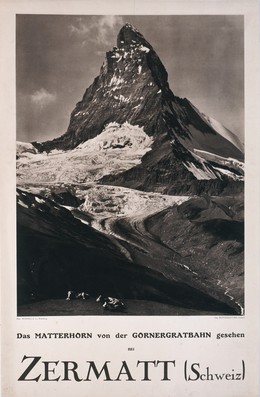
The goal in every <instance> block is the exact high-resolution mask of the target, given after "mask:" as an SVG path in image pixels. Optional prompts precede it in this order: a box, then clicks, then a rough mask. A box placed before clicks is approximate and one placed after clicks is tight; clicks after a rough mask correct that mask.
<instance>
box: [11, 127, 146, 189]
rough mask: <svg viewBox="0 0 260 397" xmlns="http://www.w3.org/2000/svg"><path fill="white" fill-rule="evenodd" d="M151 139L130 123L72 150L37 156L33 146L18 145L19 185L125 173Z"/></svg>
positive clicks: (110, 129)
mask: <svg viewBox="0 0 260 397" xmlns="http://www.w3.org/2000/svg"><path fill="white" fill-rule="evenodd" d="M152 143H153V138H151V137H149V136H148V135H147V134H146V133H145V132H144V131H143V128H140V127H139V126H132V125H130V124H129V123H127V122H126V123H124V124H122V125H119V124H118V123H110V124H108V125H107V126H106V127H105V129H104V130H103V132H102V133H101V134H99V135H98V136H96V137H95V138H93V139H89V140H88V141H86V142H84V143H82V144H80V145H78V146H77V147H76V148H75V149H74V150H70V151H67V152H66V151H61V150H53V151H51V152H50V153H46V152H43V153H38V152H37V150H36V149H35V148H34V147H33V145H32V144H30V143H29V144H26V143H21V142H18V143H17V156H18V160H17V178H18V182H19V181H20V182H26V183H33V182H37V183H39V182H42V183H44V182H51V183H55V182H56V183H57V182H63V183H86V182H93V181H97V180H99V179H100V178H102V177H103V176H104V175H107V174H112V175H113V174H117V173H119V172H122V171H126V170H128V169H130V168H132V167H134V166H136V165H138V164H139V163H140V162H141V158H142V157H143V156H144V154H145V153H146V152H147V151H149V150H151V146H152Z"/></svg>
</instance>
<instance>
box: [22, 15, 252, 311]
mask: <svg viewBox="0 0 260 397" xmlns="http://www.w3.org/2000/svg"><path fill="white" fill-rule="evenodd" d="M16 106H17V113H16V123H17V124H16V125H17V129H16V139H17V153H16V164H17V193H16V194H17V315H18V316H41V315H43V316H53V315H54V316H60V315H61V316H67V315H68V316H77V315H81V316H87V315H94V316H96V315H97V316H104V315H111V316H112V315H113V316H114V315H120V316H125V315H141V316H152V315H166V316H169V315H170V316H189V315H195V316H196V315H207V316H211V315H228V316H232V315H235V316H237V315H241V316H242V315H244V313H245V310H246V308H245V305H244V17H243V16H242V15H161V16H158V15H157V16H152V15H151V16H149V15H145V16H136V15H135V16H131V15H127V16H125V15H124V16H118V15H117V16H115V15H96V16H95V15H30V14H20V15H16Z"/></svg>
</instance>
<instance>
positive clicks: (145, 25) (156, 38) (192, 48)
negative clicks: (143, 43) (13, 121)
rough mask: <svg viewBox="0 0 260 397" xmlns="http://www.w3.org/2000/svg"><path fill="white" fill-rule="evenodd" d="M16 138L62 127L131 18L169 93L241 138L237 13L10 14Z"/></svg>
mask: <svg viewBox="0 0 260 397" xmlns="http://www.w3.org/2000/svg"><path fill="white" fill-rule="evenodd" d="M16 22H17V25H16V26H17V39H16V43H17V44H16V45H17V52H16V70H17V76H16V77H17V80H16V83H17V139H18V140H21V141H33V140H38V141H43V140H47V139H50V138H54V137H57V136H59V135H61V134H63V133H64V132H65V131H66V130H67V127H68V124H69V118H70V113H71V112H72V110H73V109H74V107H75V105H76V103H77V102H78V101H80V100H81V99H82V96H83V94H84V92H85V90H86V88H87V87H88V86H89V85H90V84H91V83H92V82H93V80H94V78H95V77H96V76H97V75H98V74H99V71H100V67H101V65H102V63H103V61H104V59H105V52H106V51H108V50H110V49H112V47H113V46H115V45H116V37H117V34H118V32H119V30H120V28H121V27H122V25H123V24H124V23H126V22H130V23H132V24H133V25H134V26H135V27H136V28H137V29H138V30H139V31H140V32H141V33H142V34H143V35H144V37H145V38H146V40H148V41H149V42H150V44H151V45H152V46H153V48H154V49H155V51H156V52H157V54H158V55H159V57H160V58H161V61H162V62H163V64H164V66H165V67H166V70H167V71H168V75H169V84H170V87H171V89H172V91H173V92H174V94H175V95H177V96H179V97H186V98H188V99H189V100H190V101H191V102H192V103H193V104H194V105H195V106H196V107H197V108H199V110H200V111H202V112H203V113H206V114H207V115H209V116H212V117H214V118H215V119H217V120H218V121H220V122H221V123H222V124H224V125H225V126H226V127H227V128H229V129H230V130H231V131H233V132H234V133H236V134H237V135H238V136H239V138H240V139H241V140H242V141H244V137H243V135H244V53H243V49H244V42H243V38H244V32H243V17H242V16H194V15H193V16H70V15H17V20H16Z"/></svg>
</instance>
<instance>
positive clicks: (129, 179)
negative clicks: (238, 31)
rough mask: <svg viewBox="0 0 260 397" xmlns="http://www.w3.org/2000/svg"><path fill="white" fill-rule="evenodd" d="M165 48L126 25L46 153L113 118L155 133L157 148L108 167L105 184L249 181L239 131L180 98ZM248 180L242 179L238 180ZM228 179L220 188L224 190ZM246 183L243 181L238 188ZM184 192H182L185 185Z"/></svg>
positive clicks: (149, 186) (189, 187) (190, 187)
mask: <svg viewBox="0 0 260 397" xmlns="http://www.w3.org/2000/svg"><path fill="white" fill-rule="evenodd" d="M167 79H168V75H167V72H166V70H165V67H164V66H163V64H162V62H161V60H160V59H159V57H158V55H157V54H156V52H155V51H154V49H153V48H152V46H151V45H150V44H149V43H148V42H147V41H146V40H145V38H144V37H143V36H142V35H141V33H139V32H138V31H137V30H136V29H135V28H134V27H133V26H132V25H130V24H126V25H125V26H123V27H122V29H121V30H120V32H119V34H118V38H117V47H114V48H113V50H112V51H109V52H107V54H106V60H105V62H104V64H103V65H102V67H101V70H100V74H99V76H97V77H96V78H95V80H94V82H93V84H92V85H91V86H90V87H89V88H88V89H87V90H86V92H85V94H84V96H83V98H82V100H81V101H80V102H78V103H77V105H76V107H75V109H74V110H73V112H72V114H71V119H70V124H69V126H68V130H67V131H66V133H65V134H63V135H62V136H60V137H58V138H56V139H54V140H52V141H46V142H42V143H39V142H34V143H33V145H34V147H35V148H37V150H38V151H39V152H44V151H45V152H51V151H53V150H54V149H55V150H62V151H68V150H72V149H74V148H76V147H77V146H78V145H80V144H82V143H83V142H86V141H88V140H90V139H93V138H95V137H96V136H97V135H99V134H101V133H102V132H103V131H104V130H105V128H106V126H107V125H108V124H109V123H115V122H116V123H118V124H119V125H122V124H124V123H126V122H127V123H129V124H130V125H132V126H139V127H141V128H143V130H144V132H145V133H146V134H147V135H149V136H151V137H152V138H153V144H152V147H151V151H150V152H149V153H147V154H146V155H145V156H144V157H143V159H142V162H141V165H138V167H137V168H135V167H132V168H131V170H130V171H128V170H123V171H122V172H121V173H120V172H118V174H119V175H118V176H115V175H114V174H113V175H112V179H111V175H110V174H108V176H105V177H104V179H101V181H102V183H113V184H122V185H124V186H128V187H133V188H140V189H142V190H154V189H158V190H159V191H163V192H166V191H167V192H170V191H171V192H172V193H177V192H178V191H179V187H178V184H179V182H180V181H181V182H182V183H183V182H185V184H186V188H184V191H185V190H186V192H190V193H192V192H194V191H195V192H198V190H199V187H197V185H198V183H197V181H198V180H205V181H206V180H207V181H209V182H207V183H206V185H207V186H206V187H205V189H206V191H211V190H214V185H215V184H214V183H213V184H212V183H211V182H212V180H221V181H230V180H232V181H241V180H243V169H242V162H243V147H242V145H241V143H240V142H239V140H238V139H237V138H236V136H235V135H234V134H232V133H231V132H230V131H228V130H227V129H226V128H225V127H223V126H221V125H220V124H219V123H217V122H216V121H215V120H213V119H211V118H210V117H208V116H205V115H204V114H202V113H200V112H199V110H198V109H196V107H195V106H194V105H192V104H191V102H190V101H188V100H187V99H181V98H178V97H176V96H175V95H174V94H173V92H172V91H171V90H170V88H169V84H168V81H167ZM239 184H240V185H241V183H239V182H238V185H239ZM224 189H225V183H224V184H223V183H222V187H221V188H220V190H221V191H224ZM239 189H240V190H242V187H240V188H239ZM184 191H183V192H184Z"/></svg>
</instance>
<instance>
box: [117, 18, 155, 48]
mask: <svg viewBox="0 0 260 397" xmlns="http://www.w3.org/2000/svg"><path fill="white" fill-rule="evenodd" d="M137 44H143V45H145V46H146V47H148V48H150V49H151V48H152V46H151V45H150V44H149V43H148V42H147V41H146V40H145V38H144V36H143V35H142V34H141V33H140V32H139V31H138V30H137V29H136V28H135V27H134V26H133V25H131V24H130V23H126V24H125V25H124V26H123V27H122V28H121V30H120V32H119V33H118V36H117V46H118V47H119V48H121V47H125V46H130V45H137Z"/></svg>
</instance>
